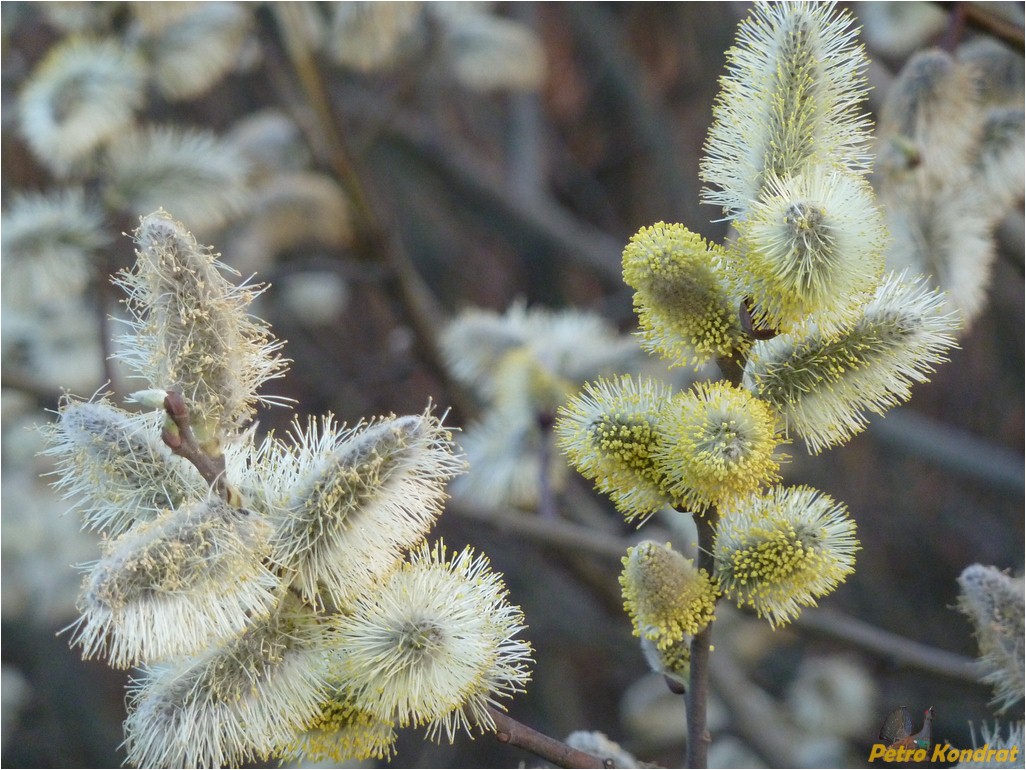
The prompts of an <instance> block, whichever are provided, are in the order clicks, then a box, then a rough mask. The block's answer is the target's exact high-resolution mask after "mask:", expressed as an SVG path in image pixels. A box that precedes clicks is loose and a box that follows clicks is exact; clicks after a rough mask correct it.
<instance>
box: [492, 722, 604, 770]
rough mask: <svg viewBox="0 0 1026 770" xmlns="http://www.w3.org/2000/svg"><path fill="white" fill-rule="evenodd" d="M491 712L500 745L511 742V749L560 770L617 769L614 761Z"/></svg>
mask: <svg viewBox="0 0 1026 770" xmlns="http://www.w3.org/2000/svg"><path fill="white" fill-rule="evenodd" d="M488 713H489V714H491V716H492V719H493V720H494V721H495V737H496V738H497V739H498V741H499V743H508V744H509V745H510V746H516V747H517V748H518V749H523V750H524V751H529V752H531V753H532V754H534V755H535V756H536V757H541V758H542V759H544V760H546V761H547V762H551V763H552V764H554V765H556V766H557V767H603V768H610V767H616V765H615V764H613V760H612V759H608V758H607V759H602V758H600V757H596V756H594V755H593V754H588V753H587V752H585V751H580V750H579V749H575V748H573V747H572V746H568V745H567V744H565V743H563V742H562V741H557V740H556V739H555V738H550V737H549V736H547V735H544V734H542V733H540V732H538V731H537V730H534V729H532V728H530V727H528V726H527V725H524V724H521V723H520V722H518V721H517V720H515V719H513V718H512V717H511V716H509V714H505V713H503V712H502V711H499V710H498V709H495V708H489V709H488Z"/></svg>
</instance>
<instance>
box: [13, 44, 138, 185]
mask: <svg viewBox="0 0 1026 770" xmlns="http://www.w3.org/2000/svg"><path fill="white" fill-rule="evenodd" d="M145 85H146V72H145V68H144V63H143V61H142V59H141V58H140V57H139V55H138V54H137V53H135V52H134V51H132V50H130V49H128V48H126V47H124V46H122V45H121V43H120V42H118V41H117V40H88V39H85V38H78V37H70V38H68V39H67V40H65V41H64V42H62V43H60V44H59V45H56V46H54V47H53V49H52V50H51V51H50V53H49V54H48V55H47V57H46V58H45V59H44V60H43V61H42V63H41V64H39V66H37V67H36V69H35V70H34V71H33V72H32V75H31V77H30V78H29V80H28V83H26V85H25V88H24V89H23V90H22V92H21V96H20V98H19V107H20V110H19V114H20V118H21V134H22V136H23V137H24V138H25V140H26V141H27V142H28V144H29V147H30V148H31V149H32V154H33V155H34V156H35V157H36V159H37V160H38V161H40V162H41V163H43V164H45V165H46V167H47V168H48V169H49V170H50V171H52V172H53V173H54V174H56V175H57V176H67V175H69V174H72V173H74V172H76V171H80V170H83V169H86V168H88V166H89V164H90V163H91V162H92V161H94V159H95V155H96V154H97V151H98V150H99V149H100V147H101V146H102V145H104V144H105V143H107V142H109V141H110V140H111V139H112V138H114V137H115V136H117V135H118V134H120V133H121V132H123V131H125V130H127V129H128V128H129V127H130V126H131V124H132V121H133V120H134V117H135V115H134V114H135V111H136V110H137V109H138V108H139V107H141V106H142V104H143V102H144V98H145Z"/></svg>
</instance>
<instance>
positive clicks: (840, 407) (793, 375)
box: [744, 274, 958, 454]
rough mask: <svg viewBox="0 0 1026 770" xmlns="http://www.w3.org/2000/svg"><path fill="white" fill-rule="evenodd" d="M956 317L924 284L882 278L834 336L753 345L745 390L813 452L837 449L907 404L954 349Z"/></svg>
mask: <svg viewBox="0 0 1026 770" xmlns="http://www.w3.org/2000/svg"><path fill="white" fill-rule="evenodd" d="M957 329H958V320H957V319H956V318H955V317H954V316H953V315H951V314H945V309H944V297H943V295H941V294H940V293H938V292H936V291H932V290H930V289H929V288H928V287H927V286H926V279H924V278H922V277H918V278H915V279H908V278H906V277H905V275H904V274H899V275H894V274H892V275H890V276H888V277H887V278H886V279H885V280H884V282H883V283H882V284H881V285H880V287H879V288H878V289H877V291H876V295H875V297H874V298H873V300H872V301H871V302H870V303H869V304H868V305H866V307H865V308H864V310H863V314H862V317H861V318H860V320H859V321H858V322H857V323H855V324H854V325H853V326H852V327H851V328H849V329H847V330H846V331H844V332H843V333H841V334H839V335H837V336H830V337H827V336H824V335H822V334H819V333H817V332H815V331H811V332H809V333H807V334H805V335H798V334H785V335H781V336H779V337H776V338H775V339H772V340H769V341H767V342H759V343H756V345H755V347H754V348H753V350H752V357H751V358H750V359H749V360H748V363H747V365H746V366H745V375H744V383H745V387H746V388H748V389H749V390H750V391H751V392H752V393H754V394H755V395H756V396H757V397H758V398H759V399H761V400H763V401H765V402H767V403H768V404H770V405H771V406H772V407H773V409H774V410H775V411H776V412H777V413H778V414H779V415H781V416H782V417H783V419H784V422H785V425H786V427H787V429H788V430H789V431H794V432H796V433H797V434H798V435H800V436H801V437H802V438H804V439H805V443H806V445H807V447H808V449H809V451H810V452H812V453H813V454H815V453H818V452H820V451H822V450H823V449H826V448H828V447H831V446H834V445H837V444H842V443H844V442H846V441H848V440H849V439H850V438H851V437H852V436H854V435H856V434H858V433H860V432H862V430H864V429H865V427H866V425H867V424H868V420H867V418H866V412H867V411H868V412H875V413H877V414H882V413H883V412H885V411H886V410H887V409H890V408H891V407H892V406H896V405H898V404H900V403H903V402H905V401H908V399H909V398H910V397H911V395H912V393H911V386H912V383H913V382H925V381H927V380H928V379H929V374H930V373H931V372H933V365H934V364H937V363H940V362H942V361H946V360H947V357H946V356H945V353H946V351H947V350H949V349H950V348H952V347H955V332H956V330H957Z"/></svg>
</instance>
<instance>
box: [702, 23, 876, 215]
mask: <svg viewBox="0 0 1026 770" xmlns="http://www.w3.org/2000/svg"><path fill="white" fill-rule="evenodd" d="M852 21H853V19H852V16H851V14H850V13H848V12H847V11H843V10H841V11H838V10H836V8H835V6H834V4H833V3H772V4H771V3H764V4H763V3H760V4H757V5H756V6H755V8H754V9H753V10H752V12H751V14H750V15H749V17H748V18H747V19H745V20H744V21H743V22H742V23H741V26H740V28H739V30H738V35H737V45H736V46H735V47H733V48H731V49H730V50H729V51H728V52H727V74H726V76H725V77H724V78H722V79H721V81H720V82H721V85H722V88H721V90H720V93H719V95H718V97H717V100H716V104H715V105H714V107H713V118H714V121H713V125H712V128H710V130H709V136H708V138H707V139H706V142H705V157H704V158H703V160H702V164H701V174H702V180H703V181H704V182H706V183H707V184H710V185H714V186H715V188H717V189H705V190H703V191H702V193H703V201H704V202H705V203H712V204H714V205H718V206H721V207H722V208H723V211H724V213H725V214H726V215H727V216H728V217H730V218H732V219H733V218H740V219H743V218H744V217H745V215H746V213H747V211H748V208H749V206H750V205H751V204H752V203H753V202H754V201H757V200H759V199H760V198H761V197H762V196H763V191H764V188H765V185H766V183H767V181H768V180H770V179H773V178H776V179H784V180H786V179H788V178H789V177H792V176H796V175H798V174H802V173H805V172H806V170H807V168H808V167H809V166H810V165H811V164H824V163H829V164H831V165H833V166H835V167H836V168H838V169H841V170H843V171H844V172H845V173H853V174H864V173H866V171H867V170H868V165H869V152H868V143H869V121H868V120H867V118H866V117H865V116H864V115H861V114H859V109H860V105H861V103H862V101H863V100H864V99H865V96H866V92H867V84H866V79H865V74H864V70H865V67H866V57H865V52H864V50H863V48H862V46H861V45H860V44H858V43H857V42H856V40H855V37H856V32H857V30H856V29H855V28H853V27H852Z"/></svg>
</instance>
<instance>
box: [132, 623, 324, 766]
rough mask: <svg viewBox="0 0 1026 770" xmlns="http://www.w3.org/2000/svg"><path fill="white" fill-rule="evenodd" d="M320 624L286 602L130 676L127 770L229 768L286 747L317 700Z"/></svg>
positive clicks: (315, 708)
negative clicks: (206, 645)
mask: <svg viewBox="0 0 1026 770" xmlns="http://www.w3.org/2000/svg"><path fill="white" fill-rule="evenodd" d="M325 657H326V655H325V642H324V629H323V626H322V625H321V624H320V623H319V622H318V621H317V620H316V618H315V617H314V616H312V615H309V614H307V613H305V612H302V611H301V610H297V608H296V607H295V605H294V604H292V603H290V607H289V608H288V609H283V610H279V611H278V612H276V613H275V614H274V615H272V616H271V617H270V618H267V619H265V620H263V621H261V622H257V623H254V624H252V625H250V627H249V628H247V629H246V631H245V633H243V634H242V635H241V636H239V637H238V638H236V639H234V640H232V641H230V642H228V643H227V644H226V645H225V646H224V647H221V648H216V647H215V648H210V649H207V650H206V651H204V652H203V653H202V654H200V655H199V656H197V657H195V658H192V659H188V660H185V661H182V662H180V663H176V664H174V665H171V666H164V667H159V668H150V669H144V670H143V673H142V675H141V676H140V677H139V678H138V679H135V680H133V682H132V685H131V688H130V692H129V708H128V718H127V719H126V720H125V746H126V749H127V752H128V762H129V763H130V764H133V765H135V766H137V767H168V768H174V767H238V766H239V765H240V764H242V763H243V762H245V761H247V760H255V759H266V758H267V757H268V756H270V755H273V754H276V753H277V752H278V751H279V750H280V749H282V748H283V747H285V746H287V745H288V744H289V743H290V742H292V740H293V739H294V737H295V734H296V733H297V732H300V731H302V729H303V726H304V725H306V724H309V723H310V722H311V721H313V720H314V719H315V718H316V716H317V715H318V713H319V710H320V703H321V702H322V701H323V700H324V699H325V698H326V697H327V688H326V683H325V675H326V672H325V667H324V660H325Z"/></svg>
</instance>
